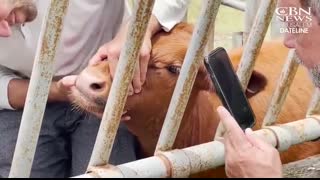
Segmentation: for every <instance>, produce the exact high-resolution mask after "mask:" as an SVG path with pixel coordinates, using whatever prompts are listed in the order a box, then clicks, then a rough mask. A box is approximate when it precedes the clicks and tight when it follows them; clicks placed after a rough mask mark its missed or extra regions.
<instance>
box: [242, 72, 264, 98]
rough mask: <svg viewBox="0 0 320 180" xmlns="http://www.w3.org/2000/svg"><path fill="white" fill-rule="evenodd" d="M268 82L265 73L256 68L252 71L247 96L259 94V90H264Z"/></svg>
mask: <svg viewBox="0 0 320 180" xmlns="http://www.w3.org/2000/svg"><path fill="white" fill-rule="evenodd" d="M267 84H268V80H267V78H266V77H265V76H264V75H263V74H261V73H259V72H258V71H255V70H254V71H253V72H252V75H251V78H250V80H249V84H248V87H247V89H246V96H247V98H250V97H252V96H254V95H256V94H258V93H259V92H261V91H263V90H264V88H265V87H266V86H267Z"/></svg>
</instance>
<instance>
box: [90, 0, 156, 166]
mask: <svg viewBox="0 0 320 180" xmlns="http://www.w3.org/2000/svg"><path fill="white" fill-rule="evenodd" d="M153 5H154V0H148V1H139V4H138V8H137V9H136V10H135V12H134V15H133V19H132V20H131V23H130V25H129V32H128V35H127V39H126V43H125V48H124V49H123V50H122V51H121V54H120V59H119V64H118V66H117V69H116V74H115V77H114V80H113V83H112V86H111V90H110V94H109V98H108V101H107V105H106V107H105V111H104V114H103V117H102V122H101V125H100V129H99V132H98V136H97V140H96V144H95V146H94V149H93V153H92V157H91V160H90V163H89V168H90V167H91V166H98V165H105V164H107V163H108V161H109V157H110V154H111V151H112V147H113V143H114V139H115V137H116V133H117V130H118V128H119V124H120V119H121V115H122V112H123V108H124V105H125V102H126V99H127V95H128V90H129V85H130V82H132V79H133V73H134V68H135V67H136V62H137V59H138V55H139V52H140V48H141V45H142V41H143V38H144V35H145V33H146V29H147V26H148V22H149V20H150V17H151V13H152V9H153Z"/></svg>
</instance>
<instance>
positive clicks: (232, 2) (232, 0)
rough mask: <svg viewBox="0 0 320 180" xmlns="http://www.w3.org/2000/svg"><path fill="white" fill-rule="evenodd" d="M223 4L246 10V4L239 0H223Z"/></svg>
mask: <svg viewBox="0 0 320 180" xmlns="http://www.w3.org/2000/svg"><path fill="white" fill-rule="evenodd" d="M221 4H222V5H225V6H228V7H231V8H234V9H237V10H240V11H245V10H246V4H245V3H244V2H241V1H238V0H222V2H221Z"/></svg>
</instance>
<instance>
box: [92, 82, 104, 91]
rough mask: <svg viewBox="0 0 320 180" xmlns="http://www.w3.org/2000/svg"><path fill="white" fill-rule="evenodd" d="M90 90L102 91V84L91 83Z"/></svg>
mask: <svg viewBox="0 0 320 180" xmlns="http://www.w3.org/2000/svg"><path fill="white" fill-rule="evenodd" d="M90 89H92V90H94V91H100V90H103V84H98V83H93V84H91V85H90Z"/></svg>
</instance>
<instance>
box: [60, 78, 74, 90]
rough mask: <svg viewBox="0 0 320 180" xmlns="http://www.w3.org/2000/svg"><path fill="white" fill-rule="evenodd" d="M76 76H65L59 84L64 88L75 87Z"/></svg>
mask: <svg viewBox="0 0 320 180" xmlns="http://www.w3.org/2000/svg"><path fill="white" fill-rule="evenodd" d="M77 77H78V76H66V77H64V78H62V79H61V81H60V82H61V84H62V85H63V86H65V87H72V86H75V85H76V80H77Z"/></svg>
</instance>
